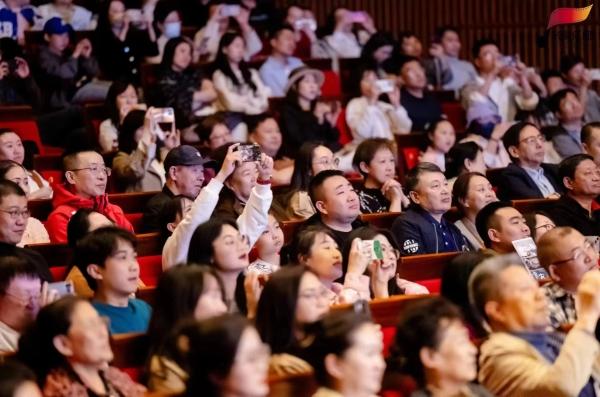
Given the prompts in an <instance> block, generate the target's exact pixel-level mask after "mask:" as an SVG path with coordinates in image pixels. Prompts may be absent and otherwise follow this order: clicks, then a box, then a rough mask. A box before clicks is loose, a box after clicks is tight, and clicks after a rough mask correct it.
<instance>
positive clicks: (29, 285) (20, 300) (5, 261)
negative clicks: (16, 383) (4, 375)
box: [0, 255, 57, 354]
mask: <svg viewBox="0 0 600 397" xmlns="http://www.w3.org/2000/svg"><path fill="white" fill-rule="evenodd" d="M56 297H57V296H56V292H55V291H52V290H49V289H48V283H46V282H44V281H43V280H42V279H40V274H39V270H38V269H37V268H36V266H35V265H34V264H33V263H32V262H30V261H27V260H26V259H24V258H20V257H16V256H9V255H6V256H2V258H0V354H9V353H14V352H16V351H17V344H18V340H19V337H20V335H21V334H22V333H23V332H24V331H25V329H26V328H27V327H28V326H30V325H31V323H32V322H33V321H34V320H35V317H36V316H37V314H38V311H39V310H40V308H41V307H43V306H45V305H46V304H48V303H51V302H52V301H54V300H56Z"/></svg>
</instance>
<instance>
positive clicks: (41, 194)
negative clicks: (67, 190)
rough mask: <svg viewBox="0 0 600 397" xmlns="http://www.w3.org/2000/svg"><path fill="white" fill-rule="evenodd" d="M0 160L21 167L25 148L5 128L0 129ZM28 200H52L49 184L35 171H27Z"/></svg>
mask: <svg viewBox="0 0 600 397" xmlns="http://www.w3.org/2000/svg"><path fill="white" fill-rule="evenodd" d="M0 160H12V161H14V162H16V163H19V164H21V165H23V162H24V160H25V148H24V147H23V142H22V141H21V137H19V135H17V133H16V132H14V131H13V130H10V129H7V128H0ZM27 179H28V182H27V184H28V185H29V197H28V198H29V200H37V199H49V198H52V188H51V187H50V183H49V182H48V181H47V180H45V179H44V177H43V176H41V175H40V174H39V173H38V172H37V171H36V170H27Z"/></svg>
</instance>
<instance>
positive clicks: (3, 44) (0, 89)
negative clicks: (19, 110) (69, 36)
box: [0, 0, 42, 111]
mask: <svg viewBox="0 0 600 397" xmlns="http://www.w3.org/2000/svg"><path fill="white" fill-rule="evenodd" d="M13 1H14V2H19V1H21V0H13ZM3 6H4V4H3V3H0V24H2V25H3V26H4V27H7V26H10V25H11V24H13V23H15V22H16V21H11V22H7V21H6V20H4V17H5V16H6V15H7V13H8V14H11V13H12V11H10V10H9V8H3ZM13 15H14V16H16V14H13ZM15 19H16V18H15ZM19 19H20V18H19ZM9 29H10V28H9ZM5 32H6V31H5ZM9 34H10V33H9ZM0 36H1V35H0ZM0 52H1V53H2V55H0V65H2V73H1V76H2V78H0V105H5V106H6V105H29V106H31V107H32V108H33V109H34V110H35V111H37V110H40V108H41V107H42V93H41V91H40V87H39V86H38V84H37V83H36V81H35V79H34V78H33V74H32V73H31V69H30V67H29V63H28V62H27V60H26V59H25V58H24V56H25V54H24V53H23V50H22V48H21V47H19V45H18V44H17V43H16V42H15V41H13V40H12V39H10V38H8V37H2V38H0ZM9 63H12V64H14V67H15V68H14V69H12V70H11V69H10V68H9V67H8V66H9Z"/></svg>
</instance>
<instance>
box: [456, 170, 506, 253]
mask: <svg viewBox="0 0 600 397" xmlns="http://www.w3.org/2000/svg"><path fill="white" fill-rule="evenodd" d="M452 198H453V199H454V203H455V205H456V207H457V208H458V212H459V214H460V216H461V218H460V219H459V220H458V221H456V222H454V225H455V226H456V227H457V228H458V230H460V232H461V233H462V234H463V236H465V238H466V239H467V240H468V241H469V244H471V246H472V247H473V248H474V249H477V250H479V249H483V248H485V245H484V244H483V240H482V239H481V236H479V233H478V232H477V227H476V226H475V219H476V218H477V214H478V213H479V211H480V210H481V209H482V208H483V207H485V206H486V205H488V204H489V203H491V202H494V201H498V198H497V197H496V193H495V192H494V188H493V187H492V184H491V183H490V181H488V180H487V178H486V177H485V176H484V175H483V174H480V173H478V172H467V173H466V174H462V175H461V176H459V177H458V178H456V182H455V183H454V186H453V187H452Z"/></svg>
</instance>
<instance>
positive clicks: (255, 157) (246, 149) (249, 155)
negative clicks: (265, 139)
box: [237, 144, 261, 163]
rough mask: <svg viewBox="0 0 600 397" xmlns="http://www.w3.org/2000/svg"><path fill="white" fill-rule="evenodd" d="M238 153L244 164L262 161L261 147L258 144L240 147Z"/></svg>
mask: <svg viewBox="0 0 600 397" xmlns="http://www.w3.org/2000/svg"><path fill="white" fill-rule="evenodd" d="M237 151H238V152H240V153H241V157H242V161H243V162H244V163H247V162H250V161H260V155H261V150H260V146H258V145H256V144H252V145H240V146H238V148H237Z"/></svg>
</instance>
